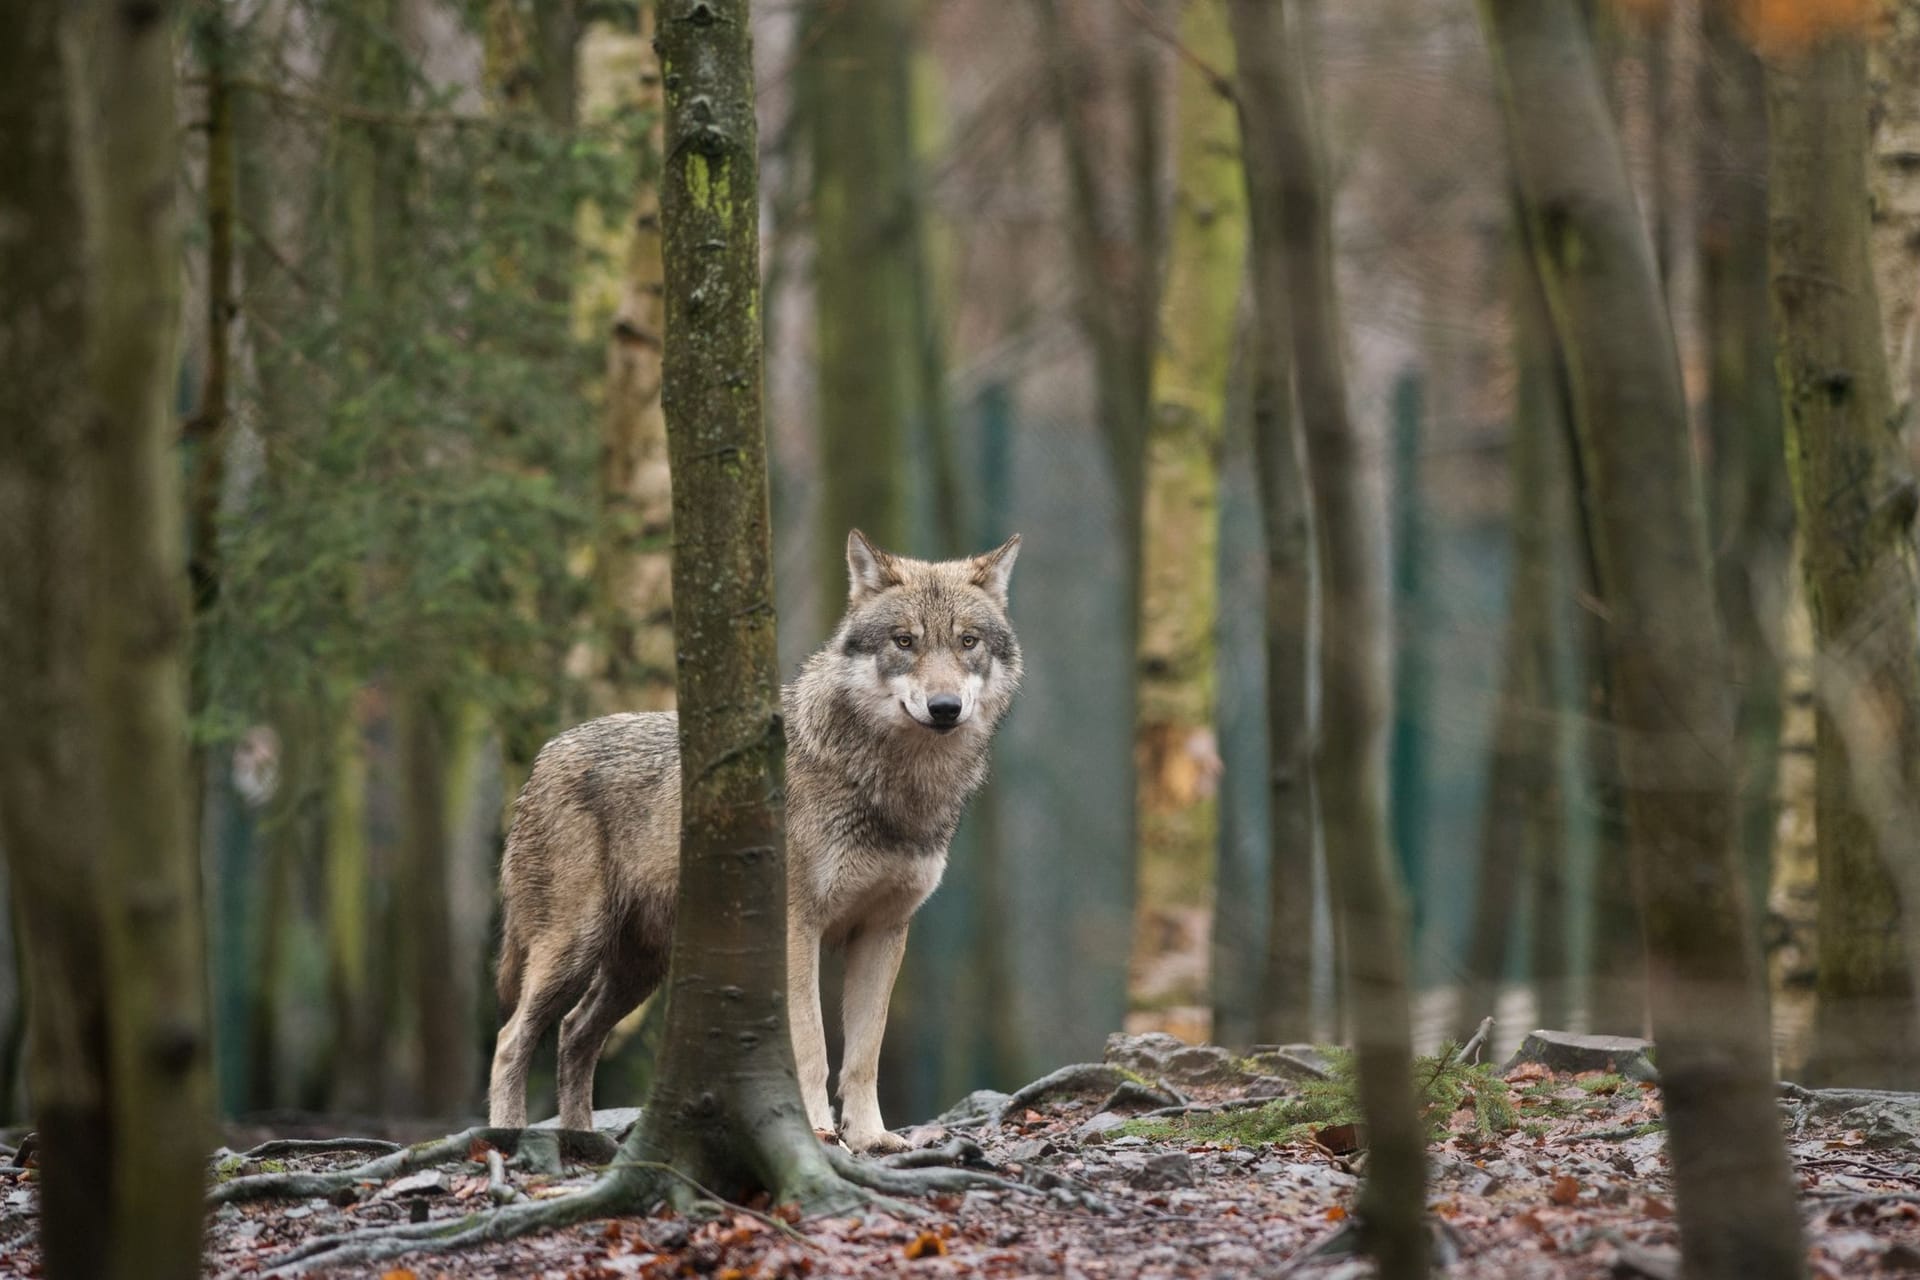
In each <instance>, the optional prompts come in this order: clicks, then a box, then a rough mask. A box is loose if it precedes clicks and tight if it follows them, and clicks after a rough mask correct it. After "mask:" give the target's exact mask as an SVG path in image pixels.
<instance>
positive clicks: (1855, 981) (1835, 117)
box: [1767, 34, 1920, 1088]
mask: <svg viewBox="0 0 1920 1280" xmlns="http://www.w3.org/2000/svg"><path fill="white" fill-rule="evenodd" d="M1866 74H1867V54H1866V48H1865V46H1864V44H1863V43H1862V41H1861V40H1860V39H1858V38H1856V37H1852V36H1848V35H1844V34H1843V35H1835V36H1830V37H1827V38H1825V39H1823V40H1821V41H1820V42H1819V43H1817V44H1815V45H1812V46H1810V47H1809V48H1808V49H1806V50H1805V51H1803V52H1798V53H1787V54H1782V55H1780V56H1779V57H1778V58H1777V59H1775V60H1774V61H1773V62H1772V63H1771V65H1770V66H1769V67H1768V71H1767V118H1768V123H1769V126H1770V127H1771V129H1772V140H1773V148H1772V158H1773V165H1772V174H1771V177H1772V184H1771V191H1770V203H1771V212H1772V218H1771V228H1772V247H1773V302H1774V316H1775V321H1776V325H1777V331H1778V334H1779V342H1780V365H1779V367H1780V375H1781V380H1782V383H1783V386H1782V394H1783V396H1784V400H1785V408H1786V439H1787V468H1788V471H1789V472H1790V473H1791V475H1792V479H1793V491H1794V501H1795V505H1796V507H1797V508H1798V511H1799V516H1800V539H1801V543H1800V545H1801V564H1802V568H1803V570H1804V572H1805V574H1806V583H1807V599H1808V602H1809V603H1810V605H1811V607H1812V610H1813V623H1814V641H1815V683H1814V689H1815V693H1816V695H1817V699H1818V701H1817V705H1816V721H1815V730H1814V742H1815V746H1814V750H1815V755H1816V759H1817V768H1818V775H1819V781H1818V784H1817V785H1818V792H1817V795H1816V799H1815V802H1814V806H1815V816H1814V830H1815V833H1816V834H1815V838H1816V840H1817V841H1818V847H1819V861H1820V923H1819V940H1820V967H1819V978H1818V986H1819V1005H1818V1011H1817V1014H1816V1017H1817V1018H1818V1031H1817V1033H1816V1037H1815V1050H1814V1056H1813V1059H1812V1061H1811V1062H1810V1064H1809V1067H1808V1072H1809V1075H1810V1076H1812V1077H1814V1078H1817V1079H1821V1080H1828V1081H1834V1082H1844V1083H1847V1084H1864V1085H1878V1086H1882V1087H1887V1088H1912V1087H1913V1086H1914V1085H1915V1084H1916V1083H1917V1082H1920V1026H1916V1020H1915V1011H1914V987H1913V969H1912V961H1913V959H1914V957H1913V955H1912V954H1910V952H1909V946H1910V945H1911V944H1910V943H1909V942H1908V941H1907V939H1906V938H1905V937H1903V932H1902V929H1903V922H1904V921H1907V920H1909V919H1910V918H1911V913H1903V912H1902V911H1901V907H1900V900H1899V893H1898V891H1897V887H1896V881H1895V876H1896V875H1898V874H1900V872H1901V870H1902V869H1903V868H1909V867H1915V866H1916V865H1920V831H1916V830H1914V829H1912V828H1911V827H1910V826H1909V825H1907V824H1904V823H1889V822H1886V821H1884V815H1883V814H1882V813H1880V812H1878V811H1877V809H1876V805H1875V803H1874V800H1873V791H1874V789H1875V788H1876V786H1877V783H1876V780H1875V779H1876V775H1878V774H1881V773H1883V772H1892V771H1897V773H1898V778H1897V784H1898V786H1899V788H1900V790H1901V791H1902V792H1903V793H1904V795H1905V796H1907V797H1912V796H1914V795H1916V794H1920V792H1916V791H1915V789H1914V788H1915V784H1916V783H1920V659H1916V656H1915V655H1916V652H1920V634H1917V633H1920V627H1917V626H1916V619H1915V608H1916V600H1915V595H1916V580H1915V563H1914V548H1913V517H1914V510H1915V496H1914V477H1913V473H1912V468H1911V466H1910V464H1909V462H1908V460H1907V457H1906V454H1905V452H1904V450H1903V449H1902V448H1901V445H1900V440H1899V438H1898V436H1897V435H1896V434H1895V432H1893V431H1891V430H1889V429H1888V428H1889V426H1890V424H1892V422H1893V416H1892V415H1893V404H1892V396H1891V390H1890V386H1889V383H1888V379H1887V365H1886V351H1885V348H1884V346H1883V345H1882V336H1881V325H1880V311H1879V305H1878V303H1877V301H1876V297H1877V294H1876V291H1875V288H1874V280H1873V268H1872V260H1871V257H1870V256H1869V245H1870V241H1869V232H1868V218H1867V206H1868V201H1867V83H1866ZM1862 735H1865V741H1864V742H1859V739H1860V737H1861V736H1862ZM1856 742H1858V746H1860V747H1866V748H1867V754H1866V755H1864V756H1860V755H1858V754H1857V751H1858V747H1856V745H1855V744H1856ZM1869 744H1870V745H1869ZM1883 761H1892V762H1895V763H1893V764H1892V765H1891V767H1890V769H1889V768H1884V767H1883V764H1882V762H1883ZM1905 927H1906V929H1907V931H1908V932H1909V933H1910V932H1911V931H1912V926H1911V924H1910V923H1908V924H1906V925H1905Z"/></svg>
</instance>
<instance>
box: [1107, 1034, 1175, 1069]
mask: <svg viewBox="0 0 1920 1280" xmlns="http://www.w3.org/2000/svg"><path fill="white" fill-rule="evenodd" d="M1187 1047H1188V1046H1187V1042H1186V1041H1184V1040H1181V1039H1179V1038H1178V1037H1176V1036H1170V1035H1168V1034H1167V1033H1166V1032H1164V1031H1149V1032H1147V1033H1146V1034H1145V1035H1138V1036H1130V1035H1127V1034H1126V1033H1124V1032H1120V1031H1116V1032H1114V1033H1113V1034H1112V1035H1109V1036H1108V1037H1107V1052H1106V1060H1107V1061H1108V1062H1110V1063H1112V1064H1113V1065H1114V1066H1116V1067H1122V1068H1124V1069H1126V1070H1128V1071H1131V1072H1133V1073H1134V1074H1135V1075H1142V1076H1157V1075H1159V1074H1160V1073H1161V1072H1163V1071H1165V1070H1166V1067H1167V1059H1168V1058H1169V1057H1171V1056H1172V1055H1174V1054H1176V1053H1178V1052H1179V1051H1180V1050H1182V1049H1185V1048H1187Z"/></svg>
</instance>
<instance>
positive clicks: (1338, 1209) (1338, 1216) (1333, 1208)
mask: <svg viewBox="0 0 1920 1280" xmlns="http://www.w3.org/2000/svg"><path fill="white" fill-rule="evenodd" d="M1325 1217H1326V1219H1327V1221H1328V1222H1345V1221H1346V1220H1347V1208H1346V1206H1345V1205H1339V1204H1336V1205H1330V1206H1328V1208H1327V1212H1326V1215H1325Z"/></svg>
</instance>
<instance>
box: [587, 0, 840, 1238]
mask: <svg viewBox="0 0 1920 1280" xmlns="http://www.w3.org/2000/svg"><path fill="white" fill-rule="evenodd" d="M658 48H659V51H660V66H661V73H662V76H663V78H664V81H665V84H666V90H667V92H666V99H667V123H666V130H667V140H668V145H669V150H668V152H667V155H668V156H669V157H670V159H669V160H668V163H667V164H666V166H665V169H664V172H663V174H662V184H661V213H662V230H663V235H664V250H665V252H664V257H665V261H666V268H667V270H666V300H667V344H666V361H665V390H666V410H667V433H668V434H667V439H668V445H669V449H670V452H671V464H672V472H673V533H674V538H673V576H674V581H675V583H676V585H677V588H678V589H677V590H676V591H675V599H676V601H678V604H677V607H676V610H675V617H674V630H675V635H676V637H677V639H678V654H679V662H678V677H679V681H678V683H679V691H680V757H681V758H680V778H681V797H680V818H681V833H682V835H681V840H682V844H681V873H680V888H679V897H678V901H677V904H676V907H675V912H676V916H675V918H676V920H677V921H678V925H677V927H676V928H675V930H674V938H673V955H672V962H671V971H670V975H669V977H668V981H667V989H668V990H669V991H671V992H672V998H671V1000H670V1001H669V1004H668V1009H667V1034H666V1052H665V1054H664V1056H663V1057H662V1059H661V1061H660V1063H659V1066H658V1068H657V1071H656V1074H655V1076H654V1082H653V1090H652V1092H651V1094H650V1095H649V1096H648V1099H647V1106H646V1110H645V1113H644V1118H643V1120H642V1122H641V1123H640V1125H639V1126H638V1127H637V1128H636V1129H635V1130H634V1133H633V1135H632V1136H630V1137H629V1138H628V1140H627V1142H626V1144H625V1146H624V1148H623V1150H622V1153H621V1159H622V1162H623V1163H626V1164H630V1165H632V1164H638V1163H641V1162H661V1163H667V1164H671V1165H672V1166H673V1167H674V1168H676V1169H678V1170H680V1171H681V1172H682V1173H683V1174H685V1175H687V1176H689V1177H692V1178H694V1179H695V1180H697V1181H699V1182H702V1183H704V1184H705V1185H707V1186H710V1187H713V1188H714V1189H715V1190H717V1191H719V1192H720V1193H721V1194H723V1195H728V1194H734V1195H737V1194H739V1193H740V1191H741V1190H742V1188H756V1187H757V1188H765V1189H767V1190H768V1191H770V1192H771V1193H772V1194H773V1196H774V1198H775V1199H776V1200H800V1201H807V1200H812V1199H816V1198H818V1197H820V1196H822V1195H823V1194H829V1195H830V1194H831V1191H832V1188H833V1187H834V1186H836V1185H837V1179H836V1178H834V1176H833V1174H832V1172H831V1168H830V1166H829V1165H828V1163H827V1159H826V1155H825V1150H824V1148H823V1147H822V1146H821V1145H820V1142H819V1141H818V1140H817V1139H816V1138H815V1137H814V1136H813V1133H812V1131H811V1130H810V1129H809V1128H808V1127H807V1118H806V1111H805V1108H804V1107H803V1106H802V1105H801V1101H800V1089H799V1084H798V1082H797V1080H796V1077H795V1074H794V1065H793V1042H792V1038H791V1035H790V1033H789V1030H788V1025H787V1007H786V1001H787V983H786V969H787V961H786V955H787V953H786V887H785V886H786V857H785V835H784V831H783V829H782V828H783V821H782V796H781V789H782V774H783V760H784V750H785V747H784V740H783V733H782V729H781V722H780V678H779V669H778V657H777V654H776V651H775V646H774V611H773V603H772V602H773V570H772V555H771V550H770V546H769V528H770V525H771V517H770V514H769V510H768V505H767V462H766V458H767V454H766V435H765V431H764V428H763V426H762V422H761V400H760V396H761V377H760V372H761V370H760V358H761V350H760V326H759V314H758V306H759V294H760V276H759V252H758V230H759V223H758V219H759V207H760V206H759V201H758V194H757V186H758V181H757V179H758V169H759V161H758V150H757V140H756V129H755V125H754V113H753V64H752V53H751V46H750V44H749V37H748V28H747V5H746V0H694V2H693V3H691V4H689V5H685V6H682V5H678V4H676V5H673V6H671V7H670V9H669V11H668V13H667V15H666V17H665V20H664V21H663V22H662V23H661V24H660V40H659V45H658ZM696 583H697V584H698V587H699V589H698V590H693V589H691V587H692V585H693V584H696ZM621 1172H623V1173H625V1174H626V1175H627V1181H629V1182H631V1183H634V1184H640V1183H646V1182H648V1171H647V1170H644V1169H640V1168H633V1169H628V1170H623V1171H621ZM614 1180H615V1181H618V1180H619V1175H618V1174H616V1175H614Z"/></svg>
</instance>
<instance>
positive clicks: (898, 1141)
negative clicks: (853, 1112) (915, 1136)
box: [840, 1129, 913, 1156]
mask: <svg viewBox="0 0 1920 1280" xmlns="http://www.w3.org/2000/svg"><path fill="white" fill-rule="evenodd" d="M840 1141H841V1142H842V1143H844V1144H846V1147H847V1150H849V1151H853V1152H857V1153H858V1154H860V1155H863V1156H886V1155H892V1154H893V1153H894V1152H896V1151H906V1150H909V1149H911V1147H912V1146H913V1144H912V1143H910V1142H908V1141H907V1140H906V1139H905V1138H903V1137H901V1136H900V1135H899V1134H897V1133H888V1132H887V1131H886V1130H885V1129H874V1130H872V1131H871V1132H868V1133H860V1132H857V1131H853V1130H849V1131H848V1132H846V1133H842V1134H841V1135H840Z"/></svg>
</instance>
